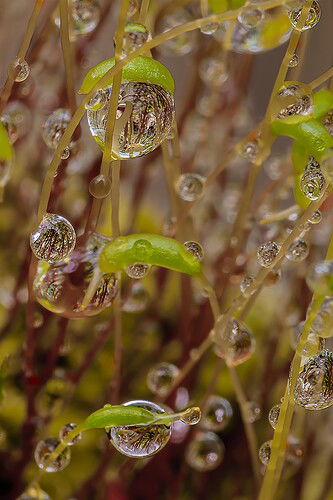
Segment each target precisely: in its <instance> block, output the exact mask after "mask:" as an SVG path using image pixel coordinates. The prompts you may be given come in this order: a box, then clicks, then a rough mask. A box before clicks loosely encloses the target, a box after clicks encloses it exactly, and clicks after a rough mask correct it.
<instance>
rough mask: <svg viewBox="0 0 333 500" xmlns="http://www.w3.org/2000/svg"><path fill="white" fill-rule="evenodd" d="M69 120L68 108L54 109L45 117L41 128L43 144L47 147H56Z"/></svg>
mask: <svg viewBox="0 0 333 500" xmlns="http://www.w3.org/2000/svg"><path fill="white" fill-rule="evenodd" d="M70 120H71V114H70V112H69V110H68V109H64V108H60V109H56V110H55V111H53V113H51V114H50V116H49V117H48V118H47V119H46V121H45V123H44V125H43V128H42V135H43V139H44V141H45V144H46V145H47V146H48V147H49V148H51V149H56V148H57V146H58V144H59V141H60V139H61V137H62V135H63V133H64V132H65V130H66V128H67V126H68V124H69V122H70Z"/></svg>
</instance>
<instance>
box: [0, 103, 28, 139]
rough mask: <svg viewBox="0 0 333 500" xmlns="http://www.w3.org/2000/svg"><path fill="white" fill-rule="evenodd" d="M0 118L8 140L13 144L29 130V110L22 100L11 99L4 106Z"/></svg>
mask: <svg viewBox="0 0 333 500" xmlns="http://www.w3.org/2000/svg"><path fill="white" fill-rule="evenodd" d="M0 120H1V123H2V124H3V126H4V127H5V129H6V132H7V134H8V137H9V140H10V142H11V143H12V144H14V143H15V142H16V141H17V140H18V139H20V138H21V137H23V136H25V135H26V134H27V133H28V132H29V129H30V125H31V111H30V109H29V108H28V107H27V106H25V104H23V103H22V102H20V101H11V102H10V103H8V104H7V106H6V107H5V110H4V112H3V115H2V116H1V117H0Z"/></svg>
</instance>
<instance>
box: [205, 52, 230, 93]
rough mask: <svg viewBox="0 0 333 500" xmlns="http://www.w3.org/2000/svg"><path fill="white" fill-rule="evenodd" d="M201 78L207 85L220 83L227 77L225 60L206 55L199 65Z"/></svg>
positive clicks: (215, 85)
mask: <svg viewBox="0 0 333 500" xmlns="http://www.w3.org/2000/svg"><path fill="white" fill-rule="evenodd" d="M199 75H200V78H201V80H202V81H203V82H204V83H205V84H206V85H208V86H209V87H217V86H220V85H222V84H223V83H224V82H225V81H226V80H227V78H228V72H227V70H226V66H225V62H224V61H222V60H221V59H218V58H217V57H206V58H205V59H203V60H202V61H201V63H200V66H199Z"/></svg>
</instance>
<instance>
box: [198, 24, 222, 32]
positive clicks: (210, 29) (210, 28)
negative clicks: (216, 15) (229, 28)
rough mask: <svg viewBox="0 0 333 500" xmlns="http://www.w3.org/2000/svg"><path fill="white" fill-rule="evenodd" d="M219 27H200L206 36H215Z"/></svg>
mask: <svg viewBox="0 0 333 500" xmlns="http://www.w3.org/2000/svg"><path fill="white" fill-rule="evenodd" d="M218 27H219V25H218V23H205V24H202V25H201V26H200V31H201V33H203V34H204V35H213V34H214V33H215V31H216V30H217V28H218Z"/></svg>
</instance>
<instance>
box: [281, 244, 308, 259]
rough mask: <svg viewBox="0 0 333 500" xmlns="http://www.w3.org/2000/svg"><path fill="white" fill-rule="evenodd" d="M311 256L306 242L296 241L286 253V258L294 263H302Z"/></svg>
mask: <svg viewBox="0 0 333 500" xmlns="http://www.w3.org/2000/svg"><path fill="white" fill-rule="evenodd" d="M308 255H309V247H308V244H307V242H306V241H304V240H295V241H294V242H293V243H292V244H291V245H290V247H289V248H288V250H287V252H286V257H287V259H288V260H291V261H292V262H300V261H302V260H304V259H306V258H307V256H308Z"/></svg>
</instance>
